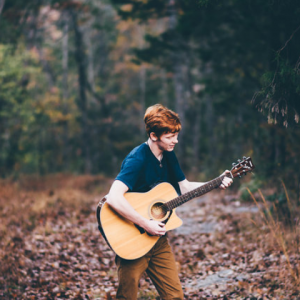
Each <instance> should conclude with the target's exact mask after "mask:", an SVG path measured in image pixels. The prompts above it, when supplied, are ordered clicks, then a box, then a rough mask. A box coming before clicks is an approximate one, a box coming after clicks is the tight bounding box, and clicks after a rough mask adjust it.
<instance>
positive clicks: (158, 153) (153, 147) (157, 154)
mask: <svg viewBox="0 0 300 300" xmlns="http://www.w3.org/2000/svg"><path fill="white" fill-rule="evenodd" d="M147 144H148V146H149V148H150V150H151V151H152V153H153V154H154V156H155V157H156V158H157V159H158V160H161V159H162V155H163V150H161V149H160V148H159V147H158V145H157V143H156V142H154V141H152V140H151V139H150V138H149V139H148V141H147Z"/></svg>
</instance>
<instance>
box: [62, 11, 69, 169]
mask: <svg viewBox="0 0 300 300" xmlns="http://www.w3.org/2000/svg"><path fill="white" fill-rule="evenodd" d="M63 20H64V26H63V38H62V69H63V78H62V83H63V86H62V90H63V114H64V116H66V115H67V114H68V98H69V86H68V75H69V74H68V71H69V68H68V64H69V14H68V12H66V11H65V12H64V16H63ZM63 145H64V147H63V153H62V155H63V164H64V168H65V169H69V157H70V156H69V129H68V122H67V121H65V122H64V125H63Z"/></svg>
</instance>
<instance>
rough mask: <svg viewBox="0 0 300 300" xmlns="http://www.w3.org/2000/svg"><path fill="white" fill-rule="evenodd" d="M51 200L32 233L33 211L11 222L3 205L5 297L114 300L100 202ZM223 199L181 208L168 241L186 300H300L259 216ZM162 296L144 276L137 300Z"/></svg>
mask: <svg viewBox="0 0 300 300" xmlns="http://www.w3.org/2000/svg"><path fill="white" fill-rule="evenodd" d="M49 195H50V196H48V197H49V199H54V197H56V198H55V199H56V200H55V201H53V203H52V202H51V201H52V200H51V201H50V202H49V201H48V202H47V203H48V204H47V205H48V206H47V207H48V208H47V210H46V211H47V214H46V215H45V214H44V213H45V212H44V210H42V212H43V214H41V215H40V217H39V218H36V219H35V223H34V224H35V226H34V228H31V227H30V228H29V229H26V228H27V227H26V226H29V225H30V224H31V223H28V224H29V225H26V224H27V223H26V220H28V222H29V220H30V218H31V217H30V211H32V207H33V206H32V204H30V205H31V207H30V209H31V210H28V213H27V214H28V215H26V216H25V217H24V218H23V219H22V218H21V217H19V218H13V214H10V213H7V209H6V208H5V207H4V206H2V207H3V209H2V216H7V218H9V220H8V221H7V224H10V225H7V226H10V227H9V228H10V232H9V234H7V235H4V237H3V238H2V240H1V252H0V258H1V275H0V298H1V299H45V300H46V299H66V298H67V299H101V300H102V299H114V296H115V291H116V287H117V274H116V268H115V264H114V254H113V252H112V251H111V250H110V249H109V247H108V246H107V245H106V243H105V242H104V240H103V238H102V237H101V236H100V234H99V232H98V229H97V224H96V218H95V206H96V203H95V202H94V201H93V200H92V199H90V200H88V201H87V202H86V203H88V205H82V206H80V205H79V204H78V203H81V202H80V201H81V200H80V199H81V198H80V197H82V195H81V194H80V196H78V197H79V198H78V199H79V200H78V201H79V202H76V204H74V210H72V209H68V208H67V206H66V203H65V202H64V200H63V196H61V195H59V196H55V195H54V196H53V193H52V192H51V193H49ZM51 197H52V198H51ZM68 197H69V198H70V197H71V196H70V193H69V194H68ZM74 197H75V196H74ZM69 198H68V199H69ZM224 198H225V199H226V197H224V195H223V194H222V193H215V194H214V193H210V194H209V195H207V196H204V197H202V198H200V199H195V200H193V201H190V202H188V203H186V204H184V205H183V206H181V207H180V208H178V209H177V214H178V215H179V217H180V218H182V219H183V221H184V224H183V226H182V227H180V228H178V229H176V230H173V231H172V232H170V233H169V234H168V235H169V240H170V242H171V245H172V247H173V250H174V253H175V257H176V261H177V262H178V270H179V276H180V279H181V281H182V286H183V288H184V293H185V298H186V299H299V298H298V294H297V291H296V290H295V288H294V287H293V285H292V284H291V285H288V284H287V282H291V280H289V281H287V279H288V276H289V275H288V273H287V271H286V259H285V256H284V255H283V254H282V253H281V252H280V251H279V250H278V249H277V248H275V247H274V248H272V245H273V244H272V243H269V242H268V243H267V242H266V237H269V235H268V233H267V231H265V228H260V229H259V230H258V228H257V226H254V225H253V222H254V221H253V220H255V218H256V216H257V209H256V208H255V207H254V206H253V205H240V204H239V202H236V201H232V202H231V201H221V200H220V199H224ZM74 199H75V198H74ZM0 200H1V199H0ZM38 200H39V201H40V198H39V199H38ZM24 201H25V200H24ZM72 201H75V200H72ZM6 203H7V202H6ZM24 203H25V202H24ZM49 203H50V204H51V205H53V206H49ZM68 203H69V202H68ZM69 205H70V204H69ZM4 208H5V209H6V210H5V211H4ZM75 208H76V209H75ZM23 214H24V215H25V214H26V206H24V210H23ZM18 219H21V220H22V221H18ZM251 220H252V221H251ZM255 222H256V221H255ZM7 228H8V227H7ZM25 229H26V231H25ZM264 232H266V235H265V236H264ZM296 261H297V258H296V257H295V258H294V262H295V263H296ZM292 262H293V261H292ZM156 297H157V294H156V291H155V289H154V287H153V286H152V284H151V282H150V281H149V279H148V278H147V277H143V278H142V279H141V282H140V292H139V299H156Z"/></svg>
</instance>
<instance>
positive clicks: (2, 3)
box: [0, 0, 5, 15]
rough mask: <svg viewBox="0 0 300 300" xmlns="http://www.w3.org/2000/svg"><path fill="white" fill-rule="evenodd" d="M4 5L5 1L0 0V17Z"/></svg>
mask: <svg viewBox="0 0 300 300" xmlns="http://www.w3.org/2000/svg"><path fill="white" fill-rule="evenodd" d="M4 3H5V0H0V15H1V13H2V10H3V7H4Z"/></svg>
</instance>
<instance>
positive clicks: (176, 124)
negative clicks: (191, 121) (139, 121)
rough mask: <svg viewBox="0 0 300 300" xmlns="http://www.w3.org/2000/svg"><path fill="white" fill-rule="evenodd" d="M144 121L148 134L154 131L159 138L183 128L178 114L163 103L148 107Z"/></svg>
mask: <svg viewBox="0 0 300 300" xmlns="http://www.w3.org/2000/svg"><path fill="white" fill-rule="evenodd" d="M144 122H145V125H146V131H147V134H148V136H150V133H151V132H154V133H155V135H156V136H157V138H158V139H159V138H160V137H161V136H162V135H163V134H165V133H175V132H179V131H180V129H181V123H180V119H179V116H178V114H176V113H175V112H174V111H172V110H170V109H168V108H167V107H164V106H163V105H161V104H155V105H153V106H150V107H148V108H147V110H146V112H145V116H144Z"/></svg>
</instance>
